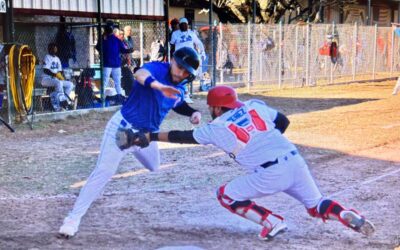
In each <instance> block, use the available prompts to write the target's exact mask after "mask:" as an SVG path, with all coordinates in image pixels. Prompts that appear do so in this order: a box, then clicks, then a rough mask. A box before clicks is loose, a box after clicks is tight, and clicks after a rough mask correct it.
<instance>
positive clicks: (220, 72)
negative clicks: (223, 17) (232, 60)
mask: <svg viewBox="0 0 400 250" xmlns="http://www.w3.org/2000/svg"><path fill="white" fill-rule="evenodd" d="M223 39H224V37H223V33H222V23H221V22H219V40H220V44H221V45H222V44H223ZM217 46H218V45H217ZM221 49H223V48H222V46H221ZM228 49H229V47H228ZM228 56H229V55H228ZM208 60H210V59H208ZM207 66H208V65H207ZM203 73H204V72H203ZM219 78H220V81H221V83H222V84H224V67H221V70H220V71H219Z"/></svg>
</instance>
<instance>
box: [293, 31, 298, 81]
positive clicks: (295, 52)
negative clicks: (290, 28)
mask: <svg viewBox="0 0 400 250" xmlns="http://www.w3.org/2000/svg"><path fill="white" fill-rule="evenodd" d="M298 44H299V26H298V25H296V29H295V36H294V79H293V83H292V84H293V86H292V87H294V86H295V85H296V80H297V54H298V51H299V46H298Z"/></svg>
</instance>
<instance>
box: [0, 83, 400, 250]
mask: <svg viewBox="0 0 400 250" xmlns="http://www.w3.org/2000/svg"><path fill="white" fill-rule="evenodd" d="M393 85H394V82H390V81H389V82H382V83H369V84H352V85H346V86H344V85H342V86H329V87H314V88H301V89H286V90H279V91H278V90H277V91H270V92H267V93H262V92H258V93H255V94H252V95H250V94H242V95H240V97H241V99H243V100H247V99H250V98H260V99H263V100H265V101H266V102H267V103H268V104H269V105H270V106H273V107H275V108H276V109H278V110H280V111H281V112H283V113H285V114H287V115H288V116H289V119H290V120H291V125H290V127H289V129H288V130H287V132H286V135H287V137H288V138H289V139H290V140H292V141H293V142H294V143H296V145H297V146H298V147H299V149H300V151H301V153H302V155H303V156H304V158H305V159H306V160H307V162H308V163H309V166H310V169H311V172H312V174H313V175H314V176H315V178H316V179H317V182H318V184H319V186H320V188H321V190H322V191H323V192H324V193H325V194H326V195H327V196H330V197H332V198H334V199H337V200H339V201H341V202H342V203H343V204H345V205H347V206H349V207H354V208H356V209H358V210H360V211H361V212H362V213H363V214H364V215H365V216H366V217H368V218H369V219H370V220H371V221H373V222H374V223H375V225H376V228H377V231H376V233H375V234H374V235H373V236H372V237H369V238H366V237H364V236H362V235H360V234H357V233H355V232H353V231H351V230H349V229H346V228H344V227H343V226H342V225H341V224H339V223H338V222H335V221H328V222H327V223H326V224H325V223H323V222H322V221H321V220H318V219H315V218H311V217H309V216H308V215H307V213H306V211H305V209H304V208H303V207H302V206H301V205H300V204H299V203H298V202H297V201H295V200H294V199H292V198H290V197H289V196H286V195H284V194H277V195H274V196H271V197H265V198H262V199H258V200H257V202H258V203H260V204H262V205H264V206H266V207H268V208H269V209H271V210H273V211H275V212H276V213H279V214H281V215H283V216H284V217H285V218H286V220H287V223H288V226H289V231H287V232H286V233H284V234H282V235H279V236H278V237H276V238H275V239H274V240H273V241H272V242H262V241H259V240H258V239H257V233H258V232H259V230H260V227H259V226H258V225H255V224H253V223H251V222H247V221H246V220H244V219H242V218H239V217H238V216H235V215H233V214H231V213H230V212H228V211H227V210H225V209H224V208H222V207H221V206H220V205H219V204H218V201H217V200H216V198H215V191H216V189H217V188H218V187H219V186H220V185H222V184H223V183H225V182H227V181H229V180H232V179H233V178H234V177H236V176H239V175H241V174H243V171H242V170H241V169H240V167H239V166H238V165H237V164H236V163H234V162H233V161H232V160H231V159H230V158H229V157H228V156H226V155H224V153H223V152H221V151H219V150H218V149H216V148H213V147H205V146H192V145H177V144H167V143H160V148H161V159H162V166H161V170H160V171H159V172H155V173H149V172H148V171H147V170H144V169H143V168H141V167H140V164H139V163H138V161H137V160H136V159H135V158H134V157H132V156H130V155H128V156H127V157H126V158H125V159H124V160H123V162H122V164H121V166H120V168H119V171H118V173H117V175H115V176H114V179H113V180H112V181H111V182H110V183H109V184H108V185H107V188H106V190H105V192H104V194H103V196H102V197H100V198H99V199H98V200H97V201H96V202H95V203H94V204H93V206H92V207H91V208H90V209H89V211H88V213H87V214H86V216H85V217H84V218H83V220H82V223H81V227H80V231H79V233H78V235H77V236H76V237H74V238H72V239H69V240H65V239H59V238H57V237H56V233H57V231H58V229H59V227H60V225H61V222H62V220H63V218H64V216H65V215H66V214H67V213H68V211H69V210H70V209H71V208H72V205H73V202H74V200H75V199H76V196H77V194H78V192H79V189H80V187H81V186H82V182H83V181H85V179H86V178H87V177H88V175H89V174H90V172H91V170H92V169H93V168H94V165H95V162H96V158H97V155H98V153H99V146H100V141H101V137H102V133H103V129H104V127H105V124H106V122H107V120H108V119H109V118H110V117H111V115H112V113H91V114H89V115H85V116H79V117H70V118H68V119H66V120H62V121H55V122H38V123H36V124H35V128H34V130H30V129H29V127H28V126H26V125H21V126H19V127H17V128H16V129H17V132H16V133H14V134H11V133H9V132H8V131H7V130H6V129H5V128H4V126H0V150H1V151H0V228H1V230H0V249H158V248H163V247H168V246H170V247H171V246H174V248H169V249H195V248H196V247H197V248H202V249H266V248H268V249H394V248H395V247H396V246H398V245H399V244H400V228H399V227H398V224H397V223H398V220H399V218H400V216H399V214H400V206H399V202H400V192H399V191H398V190H399V182H400V181H399V177H400V96H392V95H391V94H390V93H391V90H392V87H393ZM194 105H195V106H196V107H197V108H199V109H200V110H201V111H202V112H203V114H204V116H203V122H204V123H205V122H207V121H209V120H210V117H209V115H208V110H207V107H206V105H205V100H204V95H197V96H196V97H195V104H194ZM163 128H164V129H171V128H181V129H190V128H191V125H189V122H188V119H186V118H182V117H179V116H178V115H176V114H173V113H171V114H170V115H169V116H168V118H167V119H166V121H165V122H164V125H163ZM178 246H180V248H179V247H178ZM183 246H186V247H183Z"/></svg>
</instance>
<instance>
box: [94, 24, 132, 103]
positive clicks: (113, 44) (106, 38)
mask: <svg viewBox="0 0 400 250" xmlns="http://www.w3.org/2000/svg"><path fill="white" fill-rule="evenodd" d="M113 27H114V23H113V22H107V25H106V26H105V28H104V33H103V35H102V37H101V39H103V40H102V41H103V50H102V53H103V66H104V68H103V85H104V86H106V85H107V83H108V81H109V77H110V74H111V77H112V79H113V81H114V85H115V90H116V92H117V99H118V102H119V103H121V104H122V103H123V102H124V100H125V97H124V96H123V95H122V88H121V57H120V54H121V53H122V54H127V53H132V51H133V50H132V49H127V48H125V46H124V44H123V43H122V41H121V40H120V39H118V38H117V37H116V36H115V35H113ZM99 44H100V43H97V45H96V49H97V50H98V51H99V50H100V47H99Z"/></svg>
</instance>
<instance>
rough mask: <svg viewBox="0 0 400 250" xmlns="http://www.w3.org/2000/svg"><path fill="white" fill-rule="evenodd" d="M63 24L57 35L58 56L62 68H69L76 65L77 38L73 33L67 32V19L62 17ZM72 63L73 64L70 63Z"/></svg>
mask: <svg viewBox="0 0 400 250" xmlns="http://www.w3.org/2000/svg"><path fill="white" fill-rule="evenodd" d="M60 21H61V22H62V24H61V26H60V29H59V30H58V32H57V35H56V45H57V48H58V52H57V55H58V57H59V58H60V61H61V66H62V68H63V69H64V68H69V67H70V66H71V64H72V63H76V47H75V38H74V35H73V34H72V33H71V32H68V31H67V27H66V24H65V23H64V22H65V17H61V20H60ZM70 61H72V62H70Z"/></svg>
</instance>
